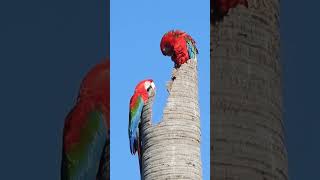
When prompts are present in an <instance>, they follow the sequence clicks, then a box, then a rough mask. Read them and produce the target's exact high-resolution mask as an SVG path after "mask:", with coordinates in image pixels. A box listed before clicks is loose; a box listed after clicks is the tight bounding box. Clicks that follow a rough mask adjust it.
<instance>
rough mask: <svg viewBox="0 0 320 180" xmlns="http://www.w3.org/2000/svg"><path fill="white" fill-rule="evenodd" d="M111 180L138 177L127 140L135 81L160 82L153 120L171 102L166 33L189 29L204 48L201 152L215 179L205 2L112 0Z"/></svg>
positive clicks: (201, 54)
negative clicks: (167, 86) (163, 49)
mask: <svg viewBox="0 0 320 180" xmlns="http://www.w3.org/2000/svg"><path fill="white" fill-rule="evenodd" d="M110 10H111V24H110V26H111V29H110V33H111V34H110V38H111V102H110V103H111V154H112V155H111V179H132V180H135V179H139V178H140V175H139V165H138V158H137V156H132V155H131V154H130V150H129V142H128V130H127V128H128V111H129V100H130V97H131V95H132V93H133V90H134V88H135V86H136V84H137V83H138V82H139V81H140V80H142V79H146V78H152V79H153V80H154V81H155V84H156V86H157V95H156V99H155V103H154V106H153V113H154V115H153V120H154V121H155V122H159V120H160V119H161V117H162V111H163V108H164V106H165V103H166V98H167V91H166V89H165V84H166V82H167V81H168V80H169V78H170V75H171V71H172V67H173V63H172V61H171V59H170V58H169V57H165V56H163V55H162V54H161V51H160V47H159V46H160V40H161V37H162V35H163V34H164V33H165V32H167V31H169V30H171V29H181V30H184V31H186V32H187V33H189V34H190V35H191V36H192V37H193V38H194V39H195V40H196V42H197V47H198V49H199V56H198V60H199V84H200V85H199V94H200V97H199V100H200V111H201V112H200V113H201V128H202V139H201V140H202V144H201V156H202V164H203V177H204V179H209V178H210V172H209V171H210V152H209V151H210V142H209V141H210V126H209V125H210V104H209V103H210V82H209V80H210V64H209V58H210V56H209V55H210V54H209V53H210V51H209V44H210V36H209V35H210V32H209V31H210V24H209V20H210V17H209V16H210V14H209V12H210V10H209V0H206V1H198V2H197V3H195V1H190V0H189V1H186V0H184V1H182V0H180V1H169V0H163V1H148V0H142V1H129V0H128V1H118V0H112V1H111V9H110Z"/></svg>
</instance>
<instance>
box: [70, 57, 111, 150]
mask: <svg viewBox="0 0 320 180" xmlns="http://www.w3.org/2000/svg"><path fill="white" fill-rule="evenodd" d="M109 77H110V61H109V59H107V60H106V61H104V62H102V63H100V64H98V65H96V66H94V67H93V68H92V69H91V70H90V71H89V72H88V73H87V75H86V76H85V78H84V79H83V81H82V83H81V87H80V91H79V95H78V100H77V104H76V105H75V107H74V108H73V109H72V110H71V112H70V113H69V114H68V116H67V117H66V120H65V126H64V147H65V150H66V151H69V150H70V148H72V145H73V144H74V143H77V142H78V141H79V139H80V130H81V129H82V127H83V126H85V125H86V122H83V121H84V120H86V116H87V115H88V113H89V112H90V111H92V110H93V109H100V110H101V111H102V113H103V115H104V116H105V119H106V122H105V124H106V126H107V129H108V130H109V127H110V111H109V104H110V96H109V94H110V80H109Z"/></svg>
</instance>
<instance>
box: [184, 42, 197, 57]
mask: <svg viewBox="0 0 320 180" xmlns="http://www.w3.org/2000/svg"><path fill="white" fill-rule="evenodd" d="M186 41H187V48H188V53H189V58H190V59H194V58H195V57H196V49H195V47H194V45H193V44H192V42H191V41H190V40H186Z"/></svg>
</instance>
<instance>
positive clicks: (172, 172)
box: [141, 60, 202, 180]
mask: <svg viewBox="0 0 320 180" xmlns="http://www.w3.org/2000/svg"><path fill="white" fill-rule="evenodd" d="M172 76H173V78H172V79H173V80H171V81H169V83H168V92H169V97H168V101H167V104H166V107H165V109H164V113H163V119H162V121H161V122H160V123H159V124H157V125H152V122H151V121H152V102H153V99H154V97H153V96H152V97H151V98H149V100H148V102H147V104H146V105H145V107H144V109H143V114H142V132H141V133H142V174H141V179H145V180H154V179H157V180H162V179H175V180H176V179H193V180H194V179H202V169H201V157H200V115H199V114H200V113H199V103H198V75H197V61H196V60H189V61H188V63H186V64H183V65H182V66H181V67H180V68H178V69H173V72H172Z"/></svg>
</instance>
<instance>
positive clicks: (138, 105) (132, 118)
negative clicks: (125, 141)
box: [128, 94, 144, 154]
mask: <svg viewBox="0 0 320 180" xmlns="http://www.w3.org/2000/svg"><path fill="white" fill-rule="evenodd" d="M143 106H144V101H143V98H142V96H141V95H138V94H135V95H134V96H133V97H132V98H131V100H130V110H129V111H130V112H129V127H128V132H129V142H130V152H131V154H135V153H136V151H138V152H140V147H139V145H140V138H139V124H140V121H141V113H142V108H143Z"/></svg>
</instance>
